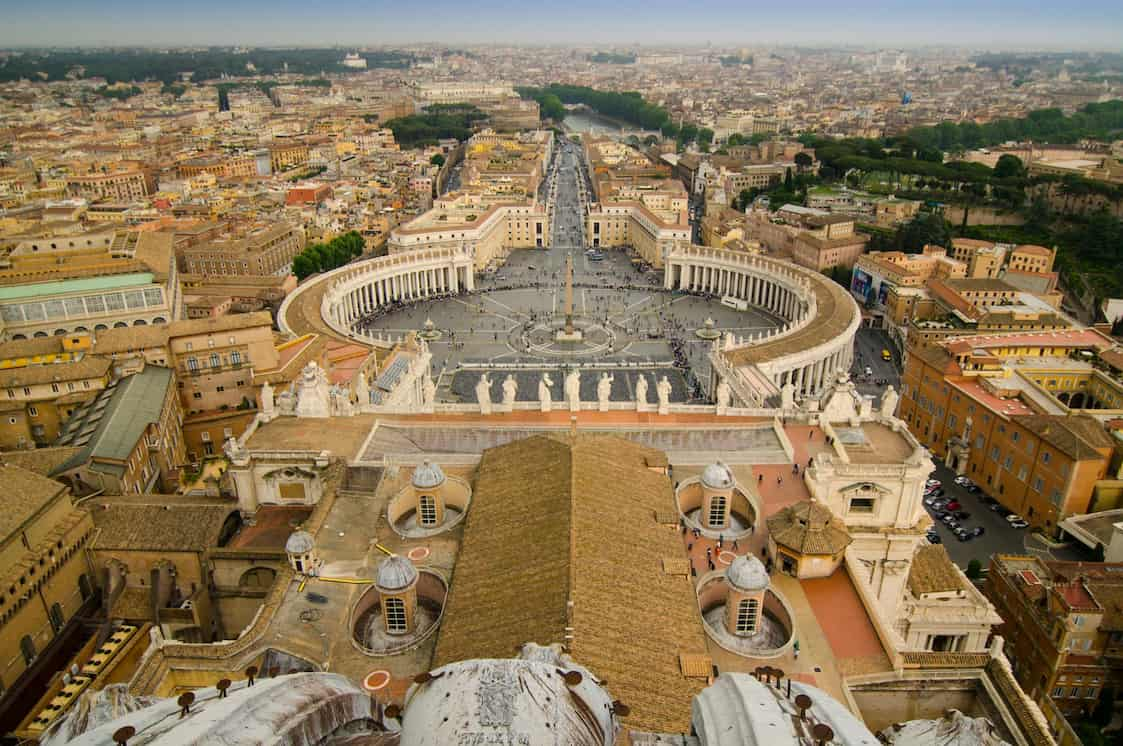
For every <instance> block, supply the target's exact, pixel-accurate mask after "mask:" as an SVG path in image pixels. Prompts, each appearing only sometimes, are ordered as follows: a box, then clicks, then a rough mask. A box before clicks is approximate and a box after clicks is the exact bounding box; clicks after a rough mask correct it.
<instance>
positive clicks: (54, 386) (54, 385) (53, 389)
mask: <svg viewBox="0 0 1123 746" xmlns="http://www.w3.org/2000/svg"><path fill="white" fill-rule="evenodd" d="M51 393H54V394H57V393H58V384H57V383H52V384H51Z"/></svg>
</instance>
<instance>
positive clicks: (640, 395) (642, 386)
mask: <svg viewBox="0 0 1123 746" xmlns="http://www.w3.org/2000/svg"><path fill="white" fill-rule="evenodd" d="M646 409H647V376H645V375H644V374H643V373H640V374H639V378H637V379H636V411H637V412H643V411H644V410H646Z"/></svg>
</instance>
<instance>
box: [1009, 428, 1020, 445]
mask: <svg viewBox="0 0 1123 746" xmlns="http://www.w3.org/2000/svg"><path fill="white" fill-rule="evenodd" d="M1010 440H1012V441H1014V442H1015V443H1017V442H1018V441H1019V440H1021V433H1019V432H1018V431H1017V430H1015V431H1014V432H1013V433H1012V434H1011V435H1010Z"/></svg>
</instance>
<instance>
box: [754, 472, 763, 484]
mask: <svg viewBox="0 0 1123 746" xmlns="http://www.w3.org/2000/svg"><path fill="white" fill-rule="evenodd" d="M763 481H764V475H763V474H757V475H756V483H757V484H760V483H761V482H763Z"/></svg>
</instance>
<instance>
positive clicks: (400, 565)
mask: <svg viewBox="0 0 1123 746" xmlns="http://www.w3.org/2000/svg"><path fill="white" fill-rule="evenodd" d="M415 580H417V569H416V568H415V567H414V566H413V563H412V562H410V561H409V560H408V559H406V558H405V557H400V556H398V555H396V554H391V555H390V556H389V557H387V558H386V559H384V560H383V561H382V564H381V565H379V566H378V578H377V579H376V580H375V581H374V582H375V585H377V586H378V587H379V588H380V589H382V590H384V591H400V590H402V589H403V588H408V587H409V586H410V585H412V584H413V581H415Z"/></svg>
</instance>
